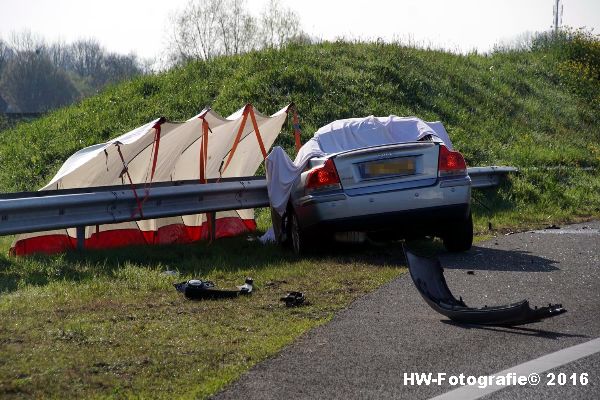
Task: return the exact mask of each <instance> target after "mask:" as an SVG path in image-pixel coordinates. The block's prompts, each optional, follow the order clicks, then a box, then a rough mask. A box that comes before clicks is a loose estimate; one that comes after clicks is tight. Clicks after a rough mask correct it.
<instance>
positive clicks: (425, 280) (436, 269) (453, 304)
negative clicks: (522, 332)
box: [404, 247, 567, 326]
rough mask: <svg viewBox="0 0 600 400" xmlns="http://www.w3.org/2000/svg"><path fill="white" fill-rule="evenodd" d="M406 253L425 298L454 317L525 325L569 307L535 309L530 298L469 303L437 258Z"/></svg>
mask: <svg viewBox="0 0 600 400" xmlns="http://www.w3.org/2000/svg"><path fill="white" fill-rule="evenodd" d="M404 253H405V255H406V261H407V262H408V269H409V271H410V276H411V278H412V280H413V282H414V283H415V286H416V287H417V289H418V290H419V293H421V296H423V299H425V302H426V303H427V304H429V306H430V307H431V308H433V309H434V310H435V311H437V312H438V313H440V314H442V315H444V316H446V317H448V318H450V319H451V320H452V321H455V322H459V323H464V324H478V325H505V326H506V325H523V324H528V323H532V322H537V321H540V320H542V319H545V318H550V317H554V316H557V315H559V314H562V313H564V312H566V311H567V310H565V309H564V308H563V307H562V304H548V306H547V307H535V308H533V309H532V308H531V307H530V306H529V301H528V300H522V301H520V302H517V303H512V304H507V305H501V306H484V307H481V308H474V307H469V306H467V305H466V304H465V302H464V301H463V300H462V297H461V298H459V299H458V300H457V299H456V298H455V297H454V296H453V295H452V293H451V292H450V289H449V288H448V285H447V283H446V279H445V278H444V269H443V268H442V266H441V264H440V261H439V260H438V259H432V258H425V257H419V256H416V255H414V254H413V253H411V252H410V251H408V250H407V249H406V247H404Z"/></svg>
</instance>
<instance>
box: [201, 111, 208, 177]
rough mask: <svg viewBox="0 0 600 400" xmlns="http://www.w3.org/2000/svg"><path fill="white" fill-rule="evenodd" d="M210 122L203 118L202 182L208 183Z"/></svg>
mask: <svg viewBox="0 0 600 400" xmlns="http://www.w3.org/2000/svg"><path fill="white" fill-rule="evenodd" d="M208 130H209V128H208V122H206V120H205V119H204V118H202V141H201V143H200V182H201V183H206V163H207V161H208Z"/></svg>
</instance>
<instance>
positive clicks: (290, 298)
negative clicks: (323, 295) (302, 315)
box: [280, 292, 305, 307]
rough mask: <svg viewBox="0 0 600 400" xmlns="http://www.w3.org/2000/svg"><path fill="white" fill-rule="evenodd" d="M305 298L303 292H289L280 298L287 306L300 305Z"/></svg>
mask: <svg viewBox="0 0 600 400" xmlns="http://www.w3.org/2000/svg"><path fill="white" fill-rule="evenodd" d="M304 299H305V298H304V293H302V292H289V293H288V294H287V295H285V296H284V297H282V298H281V299H280V300H281V301H283V302H285V305H286V307H298V306H300V305H302V304H304Z"/></svg>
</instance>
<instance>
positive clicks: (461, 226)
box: [442, 212, 473, 253]
mask: <svg viewBox="0 0 600 400" xmlns="http://www.w3.org/2000/svg"><path fill="white" fill-rule="evenodd" d="M442 240H443V241H444V247H445V248H446V250H448V251H449V252H452V253H458V252H461V251H467V250H469V249H470V248H471V246H472V245H473V217H472V215H471V213H470V212H469V216H468V217H467V218H466V219H465V220H464V221H461V222H458V223H456V224H453V225H452V226H450V227H449V229H448V231H447V232H446V233H445V234H444V236H443V237H442Z"/></svg>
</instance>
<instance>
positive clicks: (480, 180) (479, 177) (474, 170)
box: [467, 166, 519, 189]
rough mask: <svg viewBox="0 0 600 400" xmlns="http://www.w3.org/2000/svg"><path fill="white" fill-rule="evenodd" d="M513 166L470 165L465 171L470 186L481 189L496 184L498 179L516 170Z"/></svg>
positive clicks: (498, 181)
mask: <svg viewBox="0 0 600 400" xmlns="http://www.w3.org/2000/svg"><path fill="white" fill-rule="evenodd" d="M518 171H519V170H518V169H517V168H515V167H497V166H492V167H471V168H467V172H468V174H469V176H470V177H471V187H472V188H473V189H482V188H488V187H492V186H498V185H499V184H500V180H501V179H503V178H504V177H505V176H506V175H508V174H510V173H515V172H518Z"/></svg>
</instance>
